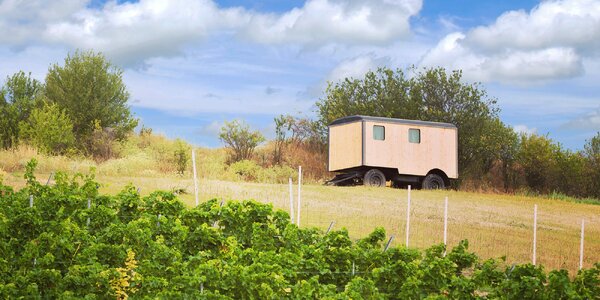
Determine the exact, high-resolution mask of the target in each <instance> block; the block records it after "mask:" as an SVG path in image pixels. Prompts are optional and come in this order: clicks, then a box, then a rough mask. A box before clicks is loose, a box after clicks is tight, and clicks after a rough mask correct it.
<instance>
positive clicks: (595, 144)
mask: <svg viewBox="0 0 600 300" xmlns="http://www.w3.org/2000/svg"><path fill="white" fill-rule="evenodd" d="M583 155H584V157H585V158H586V167H585V172H584V174H583V176H584V177H585V179H584V180H585V182H586V187H587V193H586V194H587V196H591V197H596V198H597V199H600V180H598V178H600V132H598V133H596V135H595V136H594V137H592V138H591V139H589V140H588V141H587V143H586V144H585V146H584V151H583Z"/></svg>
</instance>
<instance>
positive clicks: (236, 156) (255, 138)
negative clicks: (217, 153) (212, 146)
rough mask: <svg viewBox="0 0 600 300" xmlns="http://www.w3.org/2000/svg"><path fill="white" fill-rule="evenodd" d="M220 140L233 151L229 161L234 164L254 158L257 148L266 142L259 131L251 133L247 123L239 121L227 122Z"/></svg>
mask: <svg viewBox="0 0 600 300" xmlns="http://www.w3.org/2000/svg"><path fill="white" fill-rule="evenodd" d="M219 138H220V139H221V141H222V142H223V143H224V144H225V147H227V148H228V149H229V150H230V151H231V153H230V157H229V161H230V162H232V163H233V162H237V161H241V160H244V159H250V158H252V154H253V153H254V149H255V148H256V146H258V145H259V144H260V143H262V142H264V141H265V138H264V136H263V135H262V134H261V133H260V132H259V131H251V130H250V127H249V126H248V125H247V124H246V123H244V122H240V121H238V120H234V121H232V122H225V125H223V127H222V128H221V133H220V134H219Z"/></svg>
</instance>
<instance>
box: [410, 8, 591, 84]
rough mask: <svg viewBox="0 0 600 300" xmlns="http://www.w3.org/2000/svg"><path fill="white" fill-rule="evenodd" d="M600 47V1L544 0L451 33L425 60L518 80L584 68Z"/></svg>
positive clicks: (474, 74)
mask: <svg viewBox="0 0 600 300" xmlns="http://www.w3.org/2000/svg"><path fill="white" fill-rule="evenodd" d="M599 49H600V2H598V1H589V0H564V1H545V2H542V3H540V4H539V5H538V6H537V7H536V8H534V9H533V10H531V11H530V12H529V13H527V12H525V11H522V10H520V11H510V12H507V13H504V14H503V15H501V16H500V17H499V18H498V19H497V20H496V22H495V23H494V24H491V25H489V26H480V27H477V28H474V29H472V30H470V31H468V32H466V33H462V32H455V33H452V34H449V35H447V36H446V37H445V38H443V39H442V40H441V41H440V42H438V44H437V45H436V46H435V47H434V48H432V49H431V50H430V51H429V52H428V53H427V54H426V55H425V56H424V57H423V59H422V61H421V65H424V66H438V65H439V66H444V67H446V68H450V69H462V70H463V71H464V72H465V75H466V77H467V78H468V79H472V80H477V81H500V82H509V83H517V84H527V83H532V82H540V81H541V82H545V81H548V80H554V79H563V78H572V77H576V76H579V75H581V74H583V72H584V68H583V63H582V61H583V60H584V59H595V58H596V54H598V51H599Z"/></svg>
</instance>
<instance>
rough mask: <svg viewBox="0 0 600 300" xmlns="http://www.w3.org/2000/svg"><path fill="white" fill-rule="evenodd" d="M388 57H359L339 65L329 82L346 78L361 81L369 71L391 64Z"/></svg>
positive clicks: (328, 78) (333, 71)
mask: <svg viewBox="0 0 600 300" xmlns="http://www.w3.org/2000/svg"><path fill="white" fill-rule="evenodd" d="M389 61H390V60H389V58H388V57H376V56H375V54H372V53H371V54H366V55H359V56H356V57H353V58H350V59H347V60H344V61H342V62H341V63H339V64H338V65H337V66H336V67H335V68H334V69H333V70H331V72H330V73H329V75H327V81H331V82H336V81H340V80H344V79H345V78H354V79H361V78H363V77H364V76H365V74H366V73H367V72H369V71H375V70H377V68H379V67H382V66H385V65H387V64H389Z"/></svg>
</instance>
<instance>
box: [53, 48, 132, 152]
mask: <svg viewBox="0 0 600 300" xmlns="http://www.w3.org/2000/svg"><path fill="white" fill-rule="evenodd" d="M45 95H46V97H47V98H48V100H49V101H50V102H52V103H56V104H57V105H58V107H59V108H60V109H63V110H64V111H65V112H66V113H67V114H68V116H69V118H70V119H71V121H72V122H73V132H74V134H75V137H76V138H77V140H78V141H79V142H80V143H78V144H79V145H81V147H82V148H83V149H82V150H84V151H86V152H88V153H89V152H91V151H90V148H91V144H92V142H93V141H92V136H93V134H94V132H95V131H96V132H98V127H100V128H101V131H106V130H107V129H110V131H111V132H112V133H113V134H114V137H115V138H116V139H117V140H122V139H124V138H125V137H126V135H127V133H129V132H131V131H132V130H133V129H134V128H135V126H137V123H138V120H137V119H135V118H134V117H133V116H132V113H131V111H130V109H129V106H128V105H127V101H128V100H129V93H128V92H127V89H126V87H125V84H124V83H123V71H122V70H121V69H119V68H118V67H116V66H114V65H112V64H111V63H110V62H109V61H107V60H106V58H105V57H104V56H103V55H102V54H101V53H95V52H93V51H77V52H75V54H73V55H68V56H67V57H66V58H65V63H64V66H59V65H58V64H54V65H53V66H51V67H50V69H49V70H48V75H47V76H46V91H45ZM91 154H94V153H91Z"/></svg>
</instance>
